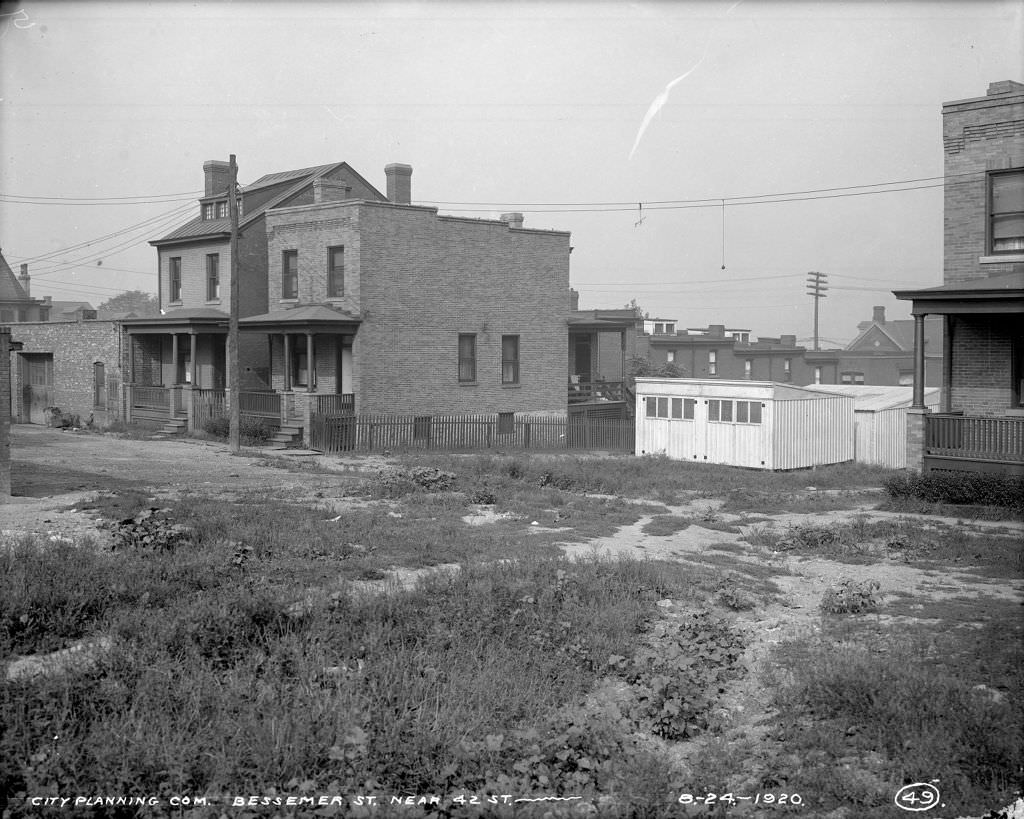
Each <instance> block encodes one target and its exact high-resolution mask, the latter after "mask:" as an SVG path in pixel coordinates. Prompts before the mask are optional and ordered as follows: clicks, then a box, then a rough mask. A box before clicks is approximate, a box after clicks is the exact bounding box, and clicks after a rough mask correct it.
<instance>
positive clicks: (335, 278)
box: [327, 247, 345, 299]
mask: <svg viewBox="0 0 1024 819" xmlns="http://www.w3.org/2000/svg"><path fill="white" fill-rule="evenodd" d="M344 295H345V248H343V247H329V248H327V298H329V299H339V298H341V297H342V296H344Z"/></svg>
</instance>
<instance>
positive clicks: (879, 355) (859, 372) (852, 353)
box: [838, 307, 942, 387]
mask: <svg viewBox="0 0 1024 819" xmlns="http://www.w3.org/2000/svg"><path fill="white" fill-rule="evenodd" d="M857 331H858V334H857V337H856V338H855V339H854V340H853V341H851V342H850V343H849V344H847V345H846V347H844V348H843V351H842V356H841V358H840V361H839V369H840V371H839V382H838V383H840V384H870V385H873V386H892V387H895V386H909V385H910V384H912V383H913V382H914V320H913V319H896V320H895V321H891V320H890V321H887V320H886V318H885V308H884V307H875V308H874V311H873V314H872V317H871V321H862V322H860V324H858V325H857ZM924 344H925V347H924V365H925V367H924V369H925V386H926V387H938V386H939V385H940V384H941V383H942V319H941V318H940V317H939V316H931V317H929V318H926V319H925V322H924Z"/></svg>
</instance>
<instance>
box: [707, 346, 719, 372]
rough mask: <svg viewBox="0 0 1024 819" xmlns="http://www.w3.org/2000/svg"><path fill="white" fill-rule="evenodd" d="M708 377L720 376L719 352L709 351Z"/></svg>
mask: <svg viewBox="0 0 1024 819" xmlns="http://www.w3.org/2000/svg"><path fill="white" fill-rule="evenodd" d="M708 375H718V351H717V350H708Z"/></svg>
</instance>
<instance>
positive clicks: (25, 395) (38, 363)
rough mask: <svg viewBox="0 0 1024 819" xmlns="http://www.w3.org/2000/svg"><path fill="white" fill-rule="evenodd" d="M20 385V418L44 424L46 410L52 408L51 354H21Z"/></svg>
mask: <svg viewBox="0 0 1024 819" xmlns="http://www.w3.org/2000/svg"><path fill="white" fill-rule="evenodd" d="M21 383H22V384H23V385H24V387H23V389H22V417H24V418H25V419H26V420H27V421H28V422H29V423H30V424H45V423H46V408H47V407H52V406H53V353H23V354H22V356H21Z"/></svg>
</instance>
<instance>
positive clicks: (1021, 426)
mask: <svg viewBox="0 0 1024 819" xmlns="http://www.w3.org/2000/svg"><path fill="white" fill-rule="evenodd" d="M925 454H926V455H941V456H949V457H955V458H971V459H976V460H984V461H1016V462H1024V418H972V417H968V416H963V415H927V416H925Z"/></svg>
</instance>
